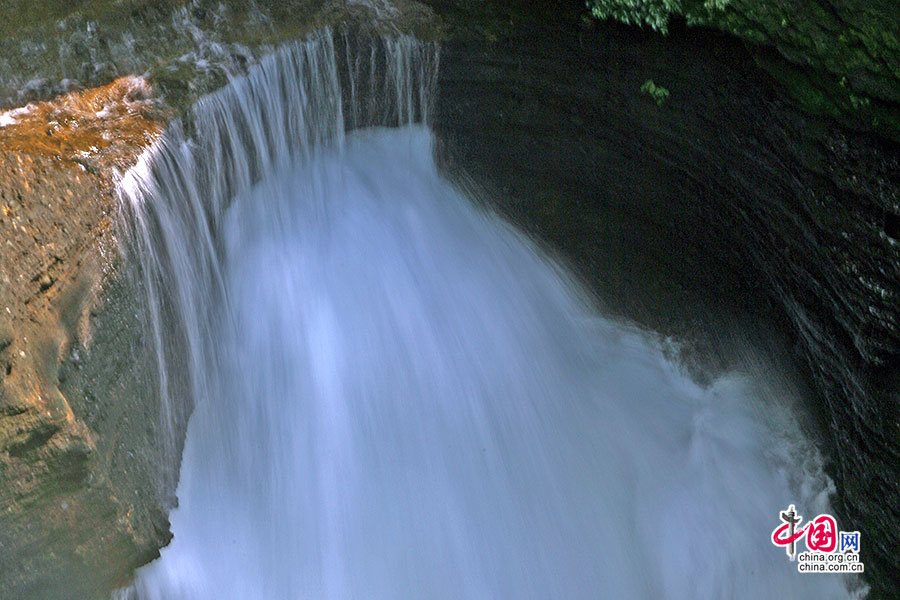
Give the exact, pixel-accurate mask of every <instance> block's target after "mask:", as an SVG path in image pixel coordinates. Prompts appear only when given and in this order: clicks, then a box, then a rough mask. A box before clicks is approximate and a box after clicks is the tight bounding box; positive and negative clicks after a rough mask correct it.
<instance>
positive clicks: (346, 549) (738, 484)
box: [120, 31, 849, 600]
mask: <svg viewBox="0 0 900 600" xmlns="http://www.w3.org/2000/svg"><path fill="white" fill-rule="evenodd" d="M436 70H437V48H436V47H435V46H433V45H430V44H422V43H419V42H416V41H414V40H412V39H410V38H405V37H402V36H400V37H393V38H378V37H365V36H363V37H359V38H358V37H351V36H344V35H340V34H335V33H333V32H331V31H322V32H319V33H317V34H315V35H313V36H311V37H310V38H309V39H308V40H307V41H305V42H302V43H297V44H294V45H290V46H288V47H286V48H284V49H282V50H280V51H278V52H276V53H274V54H272V55H271V56H270V57H268V58H267V59H265V60H263V61H262V62H261V63H260V64H259V65H257V66H256V67H254V68H253V69H252V71H251V72H250V73H249V74H248V75H246V76H244V77H240V78H237V79H235V80H234V81H233V82H232V83H231V84H230V85H229V86H228V87H227V88H225V89H224V90H222V91H221V92H219V93H216V94H214V95H212V96H210V97H208V98H205V99H204V100H202V101H201V102H199V103H198V104H197V106H196V107H195V108H194V110H193V112H192V114H191V115H189V117H188V118H187V119H185V121H184V122H183V123H181V122H179V123H175V124H173V125H172V126H171V127H170V129H169V131H168V132H167V134H166V136H165V138H164V140H163V141H162V142H161V143H160V144H159V145H158V146H157V147H155V148H154V149H152V151H150V152H149V153H148V154H147V155H146V156H145V157H144V158H143V159H142V161H141V163H140V164H139V165H138V166H137V167H135V168H134V169H132V170H131V171H130V172H129V173H128V174H127V175H126V176H125V177H124V179H123V182H122V192H123V200H124V205H125V206H124V210H123V215H124V220H125V222H126V223H127V227H128V228H129V231H130V240H131V242H130V250H129V252H130V254H129V255H130V258H131V259H132V260H134V261H136V262H137V263H138V264H139V265H140V268H141V273H142V275H143V280H142V285H143V288H144V291H145V294H146V298H147V307H148V314H149V315H150V319H149V322H150V328H151V330H152V332H153V333H154V336H153V337H154V339H155V343H156V345H157V349H158V354H159V357H160V358H159V370H160V378H161V384H162V385H161V389H163V390H164V393H165V394H166V397H165V403H164V404H165V406H166V409H165V411H164V414H163V415H162V419H163V422H164V424H165V425H166V429H167V431H168V435H167V438H166V440H165V441H164V442H162V443H165V444H167V448H169V450H170V451H171V452H172V453H173V455H175V454H177V453H178V445H177V443H176V440H177V437H178V436H177V432H178V430H179V428H181V427H184V426H185V423H186V422H187V437H186V442H185V446H184V450H183V456H182V459H181V468H180V478H179V479H178V484H177V485H178V487H177V497H178V505H177V508H174V509H173V511H172V513H171V521H172V530H173V533H174V539H173V541H172V543H171V544H170V546H169V547H167V548H165V549H163V551H162V555H161V557H160V558H159V559H158V560H157V561H155V562H153V563H151V564H150V565H148V566H146V567H144V568H143V569H141V570H140V571H139V572H138V573H137V575H136V580H135V583H134V585H133V586H132V588H130V589H129V590H126V591H123V592H121V593H120V596H123V597H134V598H140V599H141V600H181V599H215V600H226V599H241V600H248V599H269V600H288V599H299V598H316V599H322V598H334V599H350V598H366V599H402V598H415V599H418V598H428V599H440V598H446V599H460V598H542V599H543V598H566V599H569V598H602V597H615V598H656V597H671V598H691V599H693V598H767V597H788V598H792V597H798V598H799V597H814V596H813V595H814V594H815V595H817V596H815V597H822V598H842V597H848V596H849V592H848V591H847V589H846V587H845V582H844V580H843V579H841V578H839V577H837V576H801V575H799V574H798V573H797V572H796V568H795V564H793V563H790V562H789V561H787V560H786V558H785V556H784V552H783V551H781V550H780V549H776V548H774V547H773V546H772V545H771V543H770V542H769V535H770V533H771V531H772V529H773V528H774V527H775V526H776V525H777V524H778V521H777V515H778V511H779V510H782V509H784V508H785V507H786V506H787V505H788V504H789V503H798V504H802V505H803V506H805V507H808V508H807V510H810V511H812V510H820V511H825V510H827V501H828V499H827V496H828V491H829V485H830V483H829V481H828V480H827V478H826V477H825V476H824V475H823V473H822V472H821V463H820V461H819V460H818V458H817V456H816V453H815V451H814V449H813V448H812V447H811V446H810V444H809V443H808V442H807V441H805V440H804V439H803V438H802V436H799V435H796V434H794V433H792V432H795V431H796V427H795V424H794V423H793V421H792V417H791V414H790V411H789V410H787V409H786V408H785V407H786V406H787V404H788V402H787V400H788V399H786V398H784V397H782V395H779V393H778V390H779V389H780V388H778V386H777V385H773V384H770V383H767V382H763V381H758V380H755V379H753V378H751V377H748V376H745V375H739V374H734V375H729V376H726V377H723V378H721V379H720V380H719V381H717V382H715V383H714V384H713V385H711V386H708V387H701V386H699V385H697V384H695V383H694V382H692V381H691V380H690V379H689V378H687V377H685V376H684V375H682V374H681V372H680V371H679V369H678V368H677V366H675V365H673V364H672V363H670V362H669V361H667V360H666V359H665V358H664V357H663V353H662V352H661V351H660V349H659V347H658V344H657V343H656V342H655V341H654V340H653V339H652V337H650V336H648V335H647V334H645V333H642V332H640V331H638V330H637V329H635V328H633V327H630V326H628V325H625V324H621V323H616V322H613V321H610V320H606V319H604V318H602V317H601V316H599V315H598V314H597V312H596V310H595V309H594V308H593V307H592V304H591V299H590V297H589V295H588V294H587V293H586V292H585V291H584V290H583V289H582V288H581V287H580V286H579V284H578V282H576V281H574V280H573V279H572V277H571V276H570V275H568V273H567V272H566V271H565V270H564V269H563V268H561V267H559V266H558V265H556V264H554V263H553V262H552V261H551V260H549V259H548V258H547V257H546V256H544V255H543V254H542V253H541V252H540V251H539V249H537V248H536V247H535V245H534V244H532V243H531V242H530V241H529V240H528V239H527V238H525V237H524V236H523V235H521V234H520V233H518V232H517V231H516V230H515V229H514V228H512V227H510V226H509V225H507V224H505V223H504V222H502V221H501V220H500V219H498V218H496V217H495V216H493V215H490V214H486V213H485V212H484V211H482V210H479V209H477V208H476V207H475V206H474V204H473V202H472V200H471V199H470V198H467V197H466V196H465V195H464V194H463V193H461V192H460V190H458V189H457V188H456V187H454V186H453V185H452V184H451V183H449V182H448V181H446V180H445V179H443V178H442V177H441V175H440V174H439V173H438V170H437V168H436V165H435V163H434V159H433V156H432V145H433V138H432V134H431V133H430V131H429V130H428V128H427V117H428V107H429V102H430V99H431V98H432V97H433V93H434V90H433V88H434V85H435V80H436ZM188 414H190V419H189V422H188V421H186V420H187V416H188ZM801 458H802V460H801Z"/></svg>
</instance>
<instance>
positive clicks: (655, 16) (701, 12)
mask: <svg viewBox="0 0 900 600" xmlns="http://www.w3.org/2000/svg"><path fill="white" fill-rule="evenodd" d="M729 2H731V0H587V6H588V8H589V9H590V10H591V14H592V15H594V17H596V18H598V19H616V20H617V21H622V22H623V23H628V24H629V25H639V26H642V27H643V26H644V25H648V26H649V27H650V28H651V29H654V30H655V31H659V32H661V33H667V32H668V29H669V19H670V18H671V17H672V15H683V16H685V17H687V18H688V20H689V21H696V22H701V21H703V20H704V19H707V18H709V16H710V14H711V13H712V12H714V11H721V10H723V9H724V8H725V7H726V6H727V5H728V4H729Z"/></svg>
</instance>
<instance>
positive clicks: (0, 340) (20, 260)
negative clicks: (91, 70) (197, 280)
mask: <svg viewBox="0 0 900 600" xmlns="http://www.w3.org/2000/svg"><path fill="white" fill-rule="evenodd" d="M149 95H150V90H149V88H148V87H147V85H146V82H144V81H143V80H140V79H138V78H125V79H122V80H118V81H115V82H113V83H112V84H110V85H108V86H105V87H103V88H97V89H93V90H88V91H86V92H84V93H79V94H72V95H68V96H64V97H61V98H58V99H57V100H54V101H53V102H48V103H43V104H37V105H32V106H30V107H28V108H24V109H21V110H17V111H13V112H11V113H10V112H7V113H2V114H0V119H2V125H3V126H2V127H0V149H2V151H0V590H3V592H2V593H3V598H4V599H7V598H8V599H13V600H15V599H19V598H21V599H26V598H27V599H34V598H42V599H52V598H79V599H81V598H84V599H90V598H105V597H108V595H109V591H110V589H111V586H113V585H115V584H116V583H117V582H118V583H119V584H121V583H124V582H125V581H127V579H128V578H129V577H130V573H131V570H132V569H133V568H135V567H137V566H139V565H141V564H144V563H146V562H147V561H148V560H150V559H151V558H152V557H153V556H156V555H157V553H158V548H159V546H160V545H162V544H164V543H165V542H166V541H167V540H168V536H169V534H168V521H167V517H166V514H165V510H164V508H163V507H164V505H165V503H164V500H165V499H164V498H162V497H161V496H162V494H161V493H160V492H159V491H158V490H160V486H159V481H160V480H161V476H160V470H161V469H162V468H163V465H162V464H161V463H160V460H159V457H158V456H156V451H155V448H156V447H157V444H155V443H154V436H155V432H154V427H155V423H156V422H157V421H158V410H159V409H158V394H157V393H156V387H155V378H154V376H153V370H152V368H151V365H152V356H151V354H150V352H151V351H152V349H151V345H150V344H148V343H147V342H146V341H145V340H144V339H143V338H142V327H141V323H140V322H139V320H138V317H137V311H138V309H137V308H136V307H137V303H136V301H135V298H134V290H133V288H132V286H130V284H129V281H130V280H129V278H127V277H123V273H122V269H123V267H122V266H121V265H120V261H119V259H118V258H117V257H118V248H117V246H116V241H115V239H114V237H113V231H114V227H113V224H114V223H113V222H114V219H115V211H116V196H115V193H114V188H113V177H114V175H115V172H116V170H117V169H121V168H125V167H127V166H128V165H129V164H131V162H132V161H133V160H134V159H135V158H136V156H137V154H138V153H139V152H140V151H141V150H142V148H144V147H146V146H147V145H148V144H149V143H151V142H152V141H153V140H154V139H155V138H156V136H157V135H158V133H159V131H160V128H161V123H160V122H159V120H158V117H159V116H160V115H157V114H156V113H155V109H154V108H153V106H152V103H150V102H149V101H148V100H147V98H148V97H149Z"/></svg>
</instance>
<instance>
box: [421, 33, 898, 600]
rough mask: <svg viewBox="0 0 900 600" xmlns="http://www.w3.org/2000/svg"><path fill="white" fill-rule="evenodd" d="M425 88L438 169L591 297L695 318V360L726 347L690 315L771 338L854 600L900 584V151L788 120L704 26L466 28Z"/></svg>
mask: <svg viewBox="0 0 900 600" xmlns="http://www.w3.org/2000/svg"><path fill="white" fill-rule="evenodd" d="M651 78H652V79H653V80H654V81H656V82H657V83H659V84H660V85H664V86H665V87H666V88H668V89H669V90H670V92H671V96H670V97H669V99H668V100H667V101H666V102H665V103H664V104H663V105H662V106H659V105H658V104H657V103H656V102H654V100H653V99H652V98H650V97H649V96H647V95H645V94H642V93H641V92H640V88H641V85H642V83H643V82H644V81H646V80H648V79H651ZM439 89H440V98H439V101H438V107H437V123H436V128H437V131H438V136H439V139H440V140H441V143H442V149H441V153H442V159H443V163H444V165H445V168H446V169H447V170H448V172H449V173H451V174H456V175H459V174H460V173H465V174H467V177H471V179H473V180H474V181H475V182H476V183H477V184H479V185H481V186H484V187H486V188H487V189H488V190H489V191H490V196H492V197H494V198H496V199H497V203H496V205H495V208H496V209H497V210H499V211H500V212H501V213H502V214H504V215H505V216H507V217H508V218H510V219H511V220H513V221H514V222H516V223H518V224H520V225H521V226H522V227H523V228H525V229H526V230H527V231H530V232H531V233H532V234H534V235H535V236H537V237H538V238H540V239H542V240H544V241H545V242H546V243H547V244H548V246H549V247H550V249H551V251H553V252H562V254H563V256H564V258H565V259H566V260H567V261H568V262H569V263H570V264H572V265H573V266H574V267H575V269H576V270H577V271H579V272H580V273H581V274H582V276H583V277H584V278H585V279H586V280H588V281H589V282H591V283H592V284H593V286H594V288H595V289H596V290H598V293H599V294H600V297H601V300H602V301H603V302H604V303H605V304H606V305H607V306H608V307H609V310H610V311H612V312H614V313H618V314H622V315H624V316H627V317H630V318H634V319H637V320H638V321H639V322H642V323H645V324H647V325H649V326H651V327H653V328H654V329H657V330H660V331H662V332H663V333H674V334H675V335H677V336H686V337H687V338H688V339H689V341H690V339H691V338H692V336H694V337H695V336H696V334H697V333H698V332H700V333H701V337H700V338H699V339H696V343H697V345H698V346H699V347H701V349H703V348H705V353H706V354H707V359H710V358H711V359H712V360H713V361H715V359H716V357H724V356H725V355H724V354H723V353H726V352H727V347H728V346H729V345H733V344H732V343H731V341H730V340H729V339H728V336H727V335H725V336H724V337H725V338H726V339H725V340H724V341H723V340H718V341H717V340H716V339H715V332H713V333H712V334H711V335H712V339H710V338H709V337H707V339H703V335H702V332H703V330H704V329H705V328H707V327H709V324H710V323H712V324H713V325H714V326H717V327H721V323H724V322H734V323H738V322H746V323H748V324H749V328H748V330H747V331H753V330H754V329H756V330H763V331H765V330H766V329H768V330H769V333H763V334H762V335H763V336H768V335H770V334H771V332H773V331H774V332H775V333H776V335H777V333H778V332H779V331H781V332H784V333H786V334H787V335H789V336H790V338H791V339H792V340H793V344H794V348H795V350H794V352H793V355H794V357H795V360H796V359H799V361H800V363H801V364H803V365H805V370H806V373H807V375H808V377H809V378H810V381H811V382H812V383H813V385H814V387H815V389H816V394H817V398H818V403H817V406H814V407H813V409H814V411H815V412H816V413H817V416H818V418H819V419H820V423H819V425H818V427H817V428H818V430H819V431H820V433H821V435H822V442H823V444H824V447H825V450H826V452H827V454H828V455H829V456H830V458H831V462H832V466H831V468H830V472H831V474H832V475H833V477H834V478H835V480H836V483H837V485H838V488H839V490H840V492H839V496H838V498H837V499H836V507H837V511H838V518H839V522H840V524H841V527H842V529H846V530H853V529H857V528H858V529H859V530H860V531H862V532H863V539H864V540H866V542H865V548H864V549H863V559H864V560H865V562H866V574H867V578H868V579H869V581H870V582H871V583H872V585H873V587H874V594H873V595H874V597H879V596H881V595H884V596H891V595H892V594H893V593H895V592H896V590H898V589H900V559H898V557H897V554H896V548H897V547H898V546H900V492H898V482H900V413H898V406H900V403H898V399H900V398H898V390H900V382H898V370H897V367H898V365H900V329H898V324H900V301H898V300H900V243H898V239H897V235H898V232H897V229H898V228H897V215H898V214H900V196H898V195H900V169H898V166H900V147H898V146H897V145H896V144H894V143H892V142H890V141H886V140H884V139H881V138H878V137H877V136H873V135H866V134H859V133H853V132H851V131H848V130H846V129H844V128H842V127H840V126H838V125H837V124H835V123H834V122H831V121H828V120H825V119H816V118H812V117H809V116H808V115H805V114H803V113H802V112H800V111H799V110H797V109H796V108H794V107H795V106H796V105H795V104H794V103H793V102H792V101H791V99H790V98H789V97H787V96H785V95H784V94H783V93H782V92H781V88H780V87H779V86H778V85H777V84H773V82H772V81H771V79H770V78H769V77H768V76H767V75H766V73H765V72H763V71H761V70H760V69H758V68H756V67H755V66H754V56H753V55H752V54H751V53H750V51H748V50H747V48H746V47H745V46H743V45H742V44H740V43H737V42H736V41H735V40H734V39H733V38H729V37H726V36H724V35H717V34H714V33H711V32H708V31H705V32H700V31H696V30H684V29H681V30H674V31H672V32H670V35H669V37H668V38H663V37H661V36H656V35H653V34H650V33H648V32H641V31H640V30H637V29H633V28H626V27H622V26H618V25H614V24H607V25H604V26H601V27H600V28H599V29H597V30H585V29H583V28H579V27H577V26H576V25H575V24H574V23H571V24H570V23H565V22H561V23H559V24H557V25H556V26H553V25H546V24H545V25H541V26H532V27H523V28H522V29H521V30H520V31H519V32H518V33H517V34H515V35H512V36H510V37H508V38H505V39H500V40H498V41H487V40H485V39H483V38H482V37H480V36H478V35H471V36H464V37H462V38H456V39H454V40H451V41H449V42H448V43H446V44H445V46H444V49H443V54H442V64H441V72H440V82H439ZM707 335H710V334H707ZM741 335H744V333H741ZM732 341H733V339H732ZM724 363H726V364H727V359H726V360H724Z"/></svg>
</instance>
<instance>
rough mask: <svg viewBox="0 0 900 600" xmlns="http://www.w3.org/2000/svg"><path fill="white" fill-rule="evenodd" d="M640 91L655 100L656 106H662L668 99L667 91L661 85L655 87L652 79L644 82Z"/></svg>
mask: <svg viewBox="0 0 900 600" xmlns="http://www.w3.org/2000/svg"><path fill="white" fill-rule="evenodd" d="M641 91H642V92H643V93H645V94H648V95H649V96H650V97H651V98H653V99H654V100H656V104H657V105H659V106H662V105H663V104H664V103H665V101H666V100H668V98H669V90H667V89H666V88H664V87H662V86H661V85H656V84H655V83H653V80H652V79H648V80H647V81H645V82H644V85H642V86H641Z"/></svg>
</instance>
